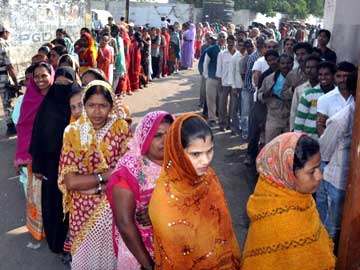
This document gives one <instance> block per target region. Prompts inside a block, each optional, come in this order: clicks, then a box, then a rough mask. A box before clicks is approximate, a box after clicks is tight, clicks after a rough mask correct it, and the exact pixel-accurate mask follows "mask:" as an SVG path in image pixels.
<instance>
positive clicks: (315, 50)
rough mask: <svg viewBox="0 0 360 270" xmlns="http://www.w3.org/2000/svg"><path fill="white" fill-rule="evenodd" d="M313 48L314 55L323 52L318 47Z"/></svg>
mask: <svg viewBox="0 0 360 270" xmlns="http://www.w3.org/2000/svg"><path fill="white" fill-rule="evenodd" d="M312 49H313V51H312V54H313V55H319V56H320V55H321V54H322V52H321V50H320V49H319V48H318V47H313V48H312Z"/></svg>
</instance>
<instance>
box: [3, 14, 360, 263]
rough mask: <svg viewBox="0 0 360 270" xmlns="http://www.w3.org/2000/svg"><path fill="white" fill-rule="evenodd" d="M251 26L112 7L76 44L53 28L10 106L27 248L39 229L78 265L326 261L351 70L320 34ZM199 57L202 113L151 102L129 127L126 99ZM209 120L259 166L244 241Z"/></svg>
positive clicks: (343, 168)
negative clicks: (135, 21) (136, 17)
mask: <svg viewBox="0 0 360 270" xmlns="http://www.w3.org/2000/svg"><path fill="white" fill-rule="evenodd" d="M257 26H258V27H249V29H245V28H244V27H243V26H238V27H236V26H235V25H233V24H227V25H223V24H220V23H215V24H211V25H210V24H209V23H204V24H201V23H198V24H196V25H195V24H193V23H190V22H189V23H184V24H183V25H182V26H181V27H180V25H179V24H178V23H174V24H173V25H171V24H170V22H169V21H165V20H162V27H161V28H156V27H148V28H146V27H138V26H134V25H132V24H126V23H125V22H123V21H121V22H120V23H119V25H116V24H115V23H114V21H113V19H112V18H109V24H108V25H106V26H105V27H104V28H103V29H101V30H99V31H97V32H96V35H94V36H93V34H92V32H91V31H90V30H89V29H87V28H82V29H81V35H80V39H79V40H77V41H76V42H72V38H71V37H70V36H69V35H68V34H67V33H66V31H65V30H64V29H58V30H57V31H56V36H57V38H56V39H55V40H53V41H52V42H51V43H47V44H44V45H43V46H41V48H39V50H38V52H37V54H36V55H34V56H33V57H32V58H31V62H32V63H31V65H30V66H29V67H28V68H27V69H26V72H25V80H24V86H25V87H26V91H25V94H24V95H22V96H20V97H19V98H18V99H17V102H16V105H15V108H14V111H13V112H12V113H11V114H9V116H11V121H9V122H8V123H10V125H14V127H16V130H15V131H16V132H17V147H16V153H15V161H14V162H15V166H16V169H17V170H18V171H19V173H20V177H21V179H22V180H23V183H24V190H25V193H26V202H27V203H26V209H27V211H26V227H27V228H28V230H29V232H30V234H31V235H32V237H33V239H34V240H33V241H32V242H31V243H29V245H28V246H29V247H30V248H35V249H36V248H38V247H39V245H40V242H39V241H40V240H42V239H43V238H46V240H47V243H48V246H49V248H50V250H51V251H52V252H54V253H58V254H63V261H64V263H66V264H70V265H71V269H73V270H76V269H109V270H110V269H127V270H135V269H147V270H150V269H159V270H160V269H163V270H166V269H169V270H170V269H176V270H178V269H234V270H235V269H242V270H256V269H261V270H266V269H283V270H287V269H300V268H301V269H314V270H315V269H335V260H336V253H337V245H338V241H339V233H340V226H341V219H342V208H343V202H344V198H345V189H346V181H347V174H348V165H349V151H350V142H351V135H352V134H351V133H352V121H353V117H354V99H355V90H356V82H357V73H356V67H355V66H354V65H353V64H351V63H349V62H339V63H337V62H336V60H337V59H336V53H335V52H333V51H332V50H331V49H329V48H328V47H327V44H328V42H329V40H330V38H331V34H330V32H329V31H328V30H325V29H318V31H317V47H313V46H312V45H313V43H314V42H313V41H314V40H313V41H312V44H310V43H309V42H307V41H305V40H304V38H305V35H303V34H300V35H298V37H297V39H298V40H295V39H293V38H292V37H289V36H288V35H291V31H287V30H286V29H287V26H286V25H280V27H279V30H278V29H277V27H276V26H275V25H274V24H268V25H266V26H262V25H257ZM1 27H2V28H0V50H2V52H4V53H2V54H1V56H2V57H3V58H4V59H1V58H0V76H3V77H0V90H2V89H4V88H1V86H2V85H1V83H2V82H3V81H5V80H6V82H7V81H8V76H9V75H10V77H11V78H12V80H13V82H14V83H15V85H17V81H16V76H15V72H14V70H13V67H12V65H11V61H10V59H9V58H8V56H7V49H8V48H7V45H6V39H7V37H8V35H9V30H8V29H7V28H5V27H3V26H1ZM301 29H302V28H300V32H301ZM314 31H315V30H314ZM310 37H311V35H309V39H310ZM194 59H198V60H199V61H198V68H199V71H200V74H201V89H200V106H201V107H202V108H203V112H202V114H203V116H199V115H198V114H193V113H185V114H183V115H181V116H179V117H176V118H175V117H174V116H173V115H172V114H171V113H170V112H165V111H156V110H155V111H152V112H150V113H148V114H146V115H145V116H144V117H143V118H142V120H141V121H140V123H139V124H138V125H137V127H136V129H135V131H134V132H133V133H132V131H131V112H130V110H129V108H128V107H127V106H126V104H124V103H123V101H122V99H121V98H122V95H124V94H128V95H130V94H131V93H132V92H134V91H137V90H138V89H140V88H142V86H144V87H146V86H147V84H148V83H149V82H150V81H151V80H153V79H155V78H160V77H162V76H169V75H172V74H174V73H177V72H178V70H179V69H188V68H191V67H192V66H193V62H194ZM2 68H3V69H4V70H3V69H2ZM1 72H2V73H1ZM5 77H6V79H4V80H2V79H3V78H5ZM13 77H14V78H13ZM5 92H6V91H5ZM0 93H2V92H0ZM4 98H5V96H4ZM3 100H8V99H3ZM3 102H4V101H3ZM4 107H5V109H8V108H9V106H8V107H6V106H4ZM9 112H10V110H9ZM217 127H218V129H219V131H220V132H224V131H225V130H231V135H232V136H241V137H242V139H243V140H247V141H248V149H247V154H248V155H247V157H246V159H245V161H244V162H245V164H247V165H252V164H255V163H256V168H257V172H258V173H259V178H258V182H257V185H256V188H255V191H254V193H253V194H252V195H251V196H250V198H249V201H248V204H247V213H248V216H249V219H250V225H249V230H248V234H247V239H246V242H245V246H244V249H243V250H240V247H239V245H238V242H237V239H236V236H235V233H234V230H233V225H232V220H231V216H230V212H229V209H228V207H227V203H226V199H225V196H224V193H223V191H222V188H221V185H220V181H219V179H218V177H217V175H216V173H215V171H214V170H213V169H212V168H211V167H210V163H211V161H212V159H213V157H214V139H213V130H214V129H215V128H217ZM10 128H11V126H10ZM309 258H311V260H309Z"/></svg>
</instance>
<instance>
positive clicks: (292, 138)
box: [256, 132, 304, 189]
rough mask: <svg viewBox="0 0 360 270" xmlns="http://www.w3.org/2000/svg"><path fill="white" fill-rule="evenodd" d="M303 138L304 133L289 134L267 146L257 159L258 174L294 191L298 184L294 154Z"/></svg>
mask: <svg viewBox="0 0 360 270" xmlns="http://www.w3.org/2000/svg"><path fill="white" fill-rule="evenodd" d="M302 136H304V134H303V133H293V132H288V133H284V134H281V135H280V136H278V137H276V138H275V139H273V140H272V141H271V142H270V143H268V144H267V145H265V147H264V148H263V149H262V150H261V152H260V153H259V155H258V157H257V159H256V167H257V171H258V173H259V174H262V175H263V176H265V177H266V178H267V179H269V180H270V181H271V182H274V183H276V184H278V185H279V186H282V187H287V188H289V189H294V188H295V183H296V177H295V175H294V172H293V166H294V153H295V149H296V145H297V142H298V141H299V139H300V137H302Z"/></svg>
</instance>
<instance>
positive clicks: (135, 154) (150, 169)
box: [106, 111, 171, 256]
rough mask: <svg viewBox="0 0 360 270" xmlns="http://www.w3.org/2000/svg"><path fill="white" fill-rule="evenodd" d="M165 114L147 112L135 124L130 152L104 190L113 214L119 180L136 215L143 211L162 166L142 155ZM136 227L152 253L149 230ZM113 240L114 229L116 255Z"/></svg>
mask: <svg viewBox="0 0 360 270" xmlns="http://www.w3.org/2000/svg"><path fill="white" fill-rule="evenodd" d="M167 115H171V114H169V113H168V112H165V111H154V112H150V113H148V114H146V115H145V116H144V117H143V119H142V120H141V121H140V123H139V124H138V125H137V127H136V129H135V132H134V135H133V137H132V139H131V140H130V142H129V144H128V148H129V150H128V151H127V153H126V154H125V155H124V156H123V157H121V159H120V160H119V162H118V164H117V166H116V169H115V170H114V172H113V173H112V175H111V177H110V180H109V183H108V184H107V187H106V194H107V196H108V199H109V202H110V205H111V207H112V209H113V211H114V210H115V209H114V205H113V196H112V190H113V188H114V187H115V186H117V185H119V184H121V182H122V181H126V183H127V184H128V186H129V187H130V189H131V191H132V192H133V193H134V195H135V200H136V212H139V211H142V210H143V209H144V208H145V207H147V206H148V204H149V201H150V197H151V194H152V191H153V189H154V187H155V183H156V180H157V178H159V176H160V172H161V166H160V165H158V164H156V163H154V162H152V161H151V160H149V159H148V158H145V157H144V156H145V155H146V153H147V152H148V150H149V148H150V146H151V142H152V140H153V138H154V136H155V134H156V132H157V130H158V128H159V126H160V124H161V123H162V121H163V120H164V117H165V116H167ZM137 225H138V228H139V232H140V234H141V235H142V238H143V242H144V244H145V246H146V249H147V250H148V251H149V252H150V253H151V254H153V249H154V248H153V243H152V227H151V226H150V227H146V228H145V227H142V226H140V225H139V224H137ZM116 237H117V234H116V230H114V235H113V238H114V240H115V241H114V247H115V251H116V254H118V240H116V239H115V238H116ZM120 256H121V255H120Z"/></svg>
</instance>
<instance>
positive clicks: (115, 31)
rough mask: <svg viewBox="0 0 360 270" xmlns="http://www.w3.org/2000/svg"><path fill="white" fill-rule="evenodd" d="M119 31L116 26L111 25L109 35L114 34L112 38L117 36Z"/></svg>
mask: <svg viewBox="0 0 360 270" xmlns="http://www.w3.org/2000/svg"><path fill="white" fill-rule="evenodd" d="M119 31H120V29H119V27H118V26H117V25H116V24H113V25H111V27H110V32H111V35H113V34H114V36H117V35H118V34H119Z"/></svg>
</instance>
